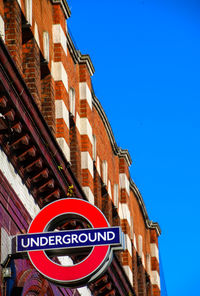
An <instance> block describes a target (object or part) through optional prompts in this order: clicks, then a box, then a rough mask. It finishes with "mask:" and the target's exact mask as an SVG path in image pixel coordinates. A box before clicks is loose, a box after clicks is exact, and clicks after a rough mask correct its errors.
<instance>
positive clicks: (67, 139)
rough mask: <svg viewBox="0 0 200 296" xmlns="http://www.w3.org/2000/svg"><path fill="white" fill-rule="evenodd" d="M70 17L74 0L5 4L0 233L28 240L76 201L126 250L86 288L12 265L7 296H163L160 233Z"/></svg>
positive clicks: (1, 23) (2, 0)
mask: <svg viewBox="0 0 200 296" xmlns="http://www.w3.org/2000/svg"><path fill="white" fill-rule="evenodd" d="M69 17H70V10H69V7H68V4H67V2H66V1H65V0H34V1H32V0H0V34H1V40H0V65H1V67H0V226H1V227H2V228H3V229H4V230H5V231H6V232H7V233H8V234H9V235H16V234H18V233H26V231H27V228H28V226H29V224H30V222H31V220H32V219H33V218H34V217H35V215H36V214H37V213H38V212H39V209H40V208H42V207H43V206H44V205H46V204H48V203H49V202H51V201H54V200H56V199H59V198H65V197H67V195H68V196H76V197H78V198H84V199H87V200H88V201H90V202H91V203H93V204H95V205H96V206H97V207H99V208H100V209H101V210H102V211H103V212H104V214H105V216H106V218H107V219H108V221H109V223H110V225H112V226H116V225H120V226H121V227H122V230H123V232H124V233H125V241H126V250H125V251H124V252H122V253H116V254H114V258H113V261H112V263H111V266H110V267H109V268H108V270H107V272H106V273H105V274H104V275H102V276H101V277H100V278H99V279H98V280H96V281H95V282H93V283H91V284H89V285H88V287H84V288H80V289H69V288H60V287H56V286H54V285H53V284H51V283H49V282H48V281H47V280H46V279H44V278H43V277H42V276H41V275H40V274H38V272H36V271H35V270H34V268H33V267H32V265H31V264H30V262H29V261H28V260H27V259H16V258H10V259H9V260H8V262H6V264H7V265H8V266H10V267H11V270H12V277H11V278H6V277H3V270H4V268H5V266H4V265H5V264H4V263H5V262H4V263H3V264H2V266H1V277H0V283H1V292H0V293H1V294H0V295H2V296H3V295H107V296H109V295H125V296H126V295H137V296H142V295H144V296H150V295H152V296H157V295H160V278H159V255H158V236H159V235H160V228H159V225H158V224H157V223H154V222H152V221H150V220H149V218H148V214H147V211H146V208H145V205H144V202H143V199H142V196H141V194H140V192H139V190H138V188H137V186H136V185H135V183H134V182H133V180H132V179H131V177H130V173H129V166H130V165H131V157H130V155H129V153H128V151H127V150H123V149H121V148H119V147H118V146H117V144H116V142H115V138H114V136H113V133H112V130H111V127H110V124H109V121H108V118H107V117H106V115H105V113H104V110H103V108H102V106H101V104H100V102H99V100H98V98H97V97H96V96H95V94H94V91H93V89H92V84H91V77H92V75H93V73H94V66H93V64H92V61H91V59H90V57H89V55H83V54H81V53H80V51H78V50H77V49H76V48H75V46H74V43H73V41H72V39H71V36H70V34H69V32H68V30H67V19H68V18H69ZM73 223H75V224H76V222H74V221H73ZM2 237H3V236H2ZM2 244H3V238H1V249H2V248H3V247H2ZM1 253H2V250H1ZM3 259H4V258H3ZM3 259H2V258H1V263H2V262H3ZM6 292H7V294H5V293H6Z"/></svg>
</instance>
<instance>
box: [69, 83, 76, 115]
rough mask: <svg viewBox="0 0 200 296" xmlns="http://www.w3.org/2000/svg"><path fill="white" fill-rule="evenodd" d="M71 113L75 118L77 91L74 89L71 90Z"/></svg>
mask: <svg viewBox="0 0 200 296" xmlns="http://www.w3.org/2000/svg"><path fill="white" fill-rule="evenodd" d="M69 111H70V113H71V114H72V115H73V116H75V90H74V89H73V88H70V90H69Z"/></svg>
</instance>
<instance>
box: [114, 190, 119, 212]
mask: <svg viewBox="0 0 200 296" xmlns="http://www.w3.org/2000/svg"><path fill="white" fill-rule="evenodd" d="M118 202H119V186H118V184H114V206H115V207H116V208H118Z"/></svg>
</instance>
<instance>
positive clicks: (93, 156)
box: [92, 135, 97, 161]
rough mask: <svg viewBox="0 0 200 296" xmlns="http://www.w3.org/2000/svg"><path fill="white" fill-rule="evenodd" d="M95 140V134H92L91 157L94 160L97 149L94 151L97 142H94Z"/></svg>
mask: <svg viewBox="0 0 200 296" xmlns="http://www.w3.org/2000/svg"><path fill="white" fill-rule="evenodd" d="M96 142H97V139H96V137H95V135H93V145H92V158H93V160H94V161H96V157H97V151H96V149H97V144H96Z"/></svg>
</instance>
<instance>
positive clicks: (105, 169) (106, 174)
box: [102, 160, 108, 186]
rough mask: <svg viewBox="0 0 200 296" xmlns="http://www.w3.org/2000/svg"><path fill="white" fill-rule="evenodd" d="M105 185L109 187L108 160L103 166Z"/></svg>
mask: <svg viewBox="0 0 200 296" xmlns="http://www.w3.org/2000/svg"><path fill="white" fill-rule="evenodd" d="M102 173H103V183H104V184H105V185H106V186H107V184H108V163H107V161H106V160H104V161H103V164H102Z"/></svg>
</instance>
